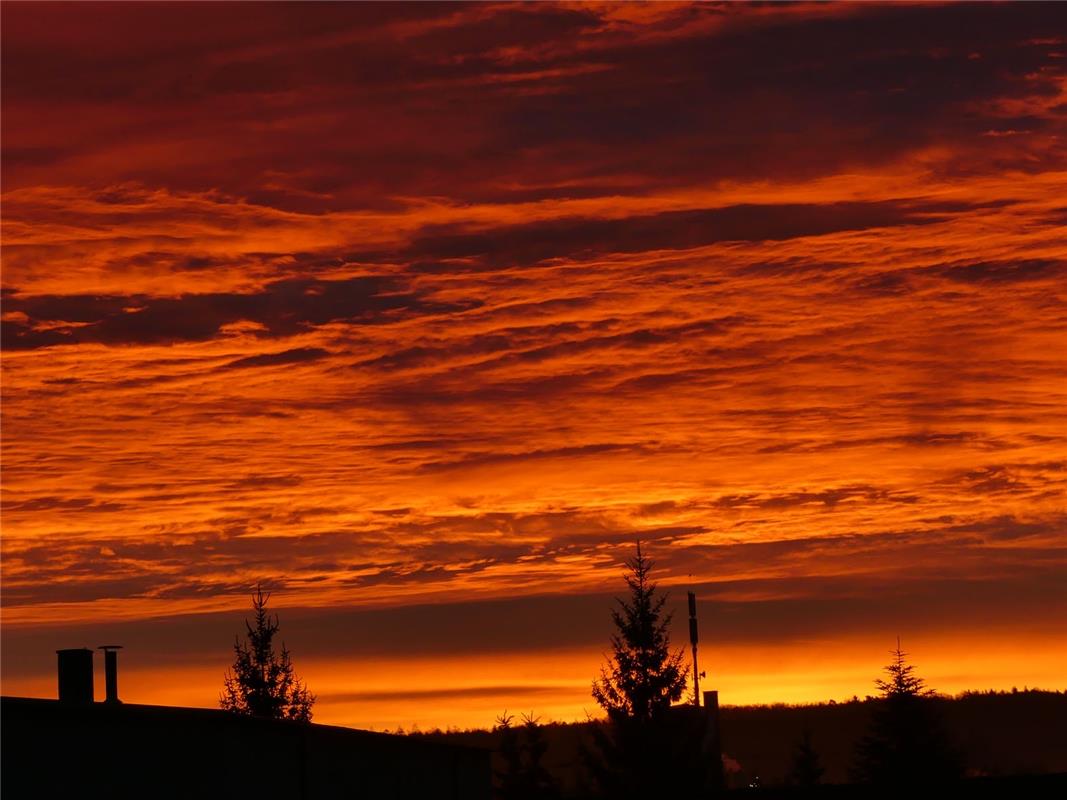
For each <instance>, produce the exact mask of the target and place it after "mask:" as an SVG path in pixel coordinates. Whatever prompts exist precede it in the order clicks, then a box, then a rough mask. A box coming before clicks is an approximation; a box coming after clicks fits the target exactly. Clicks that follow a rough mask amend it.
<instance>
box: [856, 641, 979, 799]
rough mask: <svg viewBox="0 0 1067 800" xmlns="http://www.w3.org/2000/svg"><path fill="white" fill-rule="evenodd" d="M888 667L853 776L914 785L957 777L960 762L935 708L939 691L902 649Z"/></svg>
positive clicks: (863, 779)
mask: <svg viewBox="0 0 1067 800" xmlns="http://www.w3.org/2000/svg"><path fill="white" fill-rule="evenodd" d="M891 653H892V656H893V660H892V661H891V662H890V663H889V665H888V666H886V667H885V672H886V674H887V675H888V679H879V680H876V681H875V685H876V686H877V687H878V690H879V691H880V692H881V693H882V696H881V698H879V699H878V700H876V701H875V702H876V703H877V706H876V707H875V710H874V713H873V716H872V718H871V727H870V730H869V732H868V733H867V735H866V736H865V737H864V738H863V739H861V740H860V742H859V745H858V747H857V749H856V762H855V765H854V767H853V770H852V773H853V774H852V777H853V779H855V780H859V781H861V782H864V783H874V784H880V785H888V786H894V785H895V786H916V785H920V784H924V785H925V784H929V783H938V782H944V781H949V780H953V779H955V778H958V777H959V776H960V773H961V768H960V760H959V757H958V755H957V754H956V753H955V752H954V751H953V750H952V748H951V747H950V745H949V743H948V737H947V735H946V733H945V731H944V728H943V726H942V724H941V720H940V719H939V717H938V716H937V709H936V708H935V707H934V703H936V700H935V693H934V691H933V690H931V689H928V688H927V687H926V682H925V681H923V679H922V678H920V677H918V676H917V675H916V674H915V668H914V667H913V666H912V665H911V664H909V663H907V660H906V658H907V654H906V653H905V652H904V651H903V650H901V648H900V639H899V638H898V639H897V647H896V650H893V651H891Z"/></svg>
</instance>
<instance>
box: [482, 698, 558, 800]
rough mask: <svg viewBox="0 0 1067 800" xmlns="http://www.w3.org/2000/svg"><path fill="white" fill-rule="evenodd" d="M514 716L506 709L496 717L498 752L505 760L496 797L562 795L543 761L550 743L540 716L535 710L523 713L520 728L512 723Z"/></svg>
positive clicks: (530, 799)
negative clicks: (542, 726)
mask: <svg viewBox="0 0 1067 800" xmlns="http://www.w3.org/2000/svg"><path fill="white" fill-rule="evenodd" d="M513 719H514V718H513V717H511V716H510V715H509V714H508V713H507V712H506V711H505V712H504V713H503V715H501V716H500V717H498V718H497V725H496V730H497V732H498V733H499V734H500V744H499V746H498V751H499V753H500V755H501V757H502V758H503V760H504V769H503V770H502V771H499V772H497V773H496V777H497V782H498V786H497V796H498V797H499V798H501V800H552V798H556V797H559V794H560V793H559V786H558V784H557V783H556V780H555V778H553V777H552V775H551V774H550V773H549V772H548V770H547V769H545V767H544V764H543V763H542V760H543V758H544V756H545V753H546V752H548V743H547V742H546V741H545V738H544V736H543V735H542V733H541V727H540V726H539V725H538V724H537V718H536V717H535V716H534V715H533V713H532V712H531V713H530V714H524V715H523V717H522V726H521V727H520V728H516V727H515V726H514V725H512V721H513Z"/></svg>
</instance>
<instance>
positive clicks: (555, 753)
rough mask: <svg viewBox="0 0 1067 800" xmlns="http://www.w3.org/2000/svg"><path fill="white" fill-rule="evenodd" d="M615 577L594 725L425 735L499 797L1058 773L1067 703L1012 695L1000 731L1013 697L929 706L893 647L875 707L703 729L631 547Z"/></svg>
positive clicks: (665, 617)
mask: <svg viewBox="0 0 1067 800" xmlns="http://www.w3.org/2000/svg"><path fill="white" fill-rule="evenodd" d="M626 567H627V570H628V571H627V573H626V575H625V580H626V586H627V588H628V589H629V595H628V597H626V598H625V599H618V600H617V607H616V608H614V609H613V610H612V612H611V619H612V621H613V623H614V625H615V633H614V635H613V636H612V637H611V654H610V656H609V658H608V663H607V665H605V666H604V667H603V668H602V670H601V673H600V676H599V677H598V678H597V679H595V680H594V681H593V685H592V696H593V698H594V699H595V700H596V702H597V703H598V704H599V705H600V706H601V708H603V709H604V711H605V712H606V714H607V718H606V719H604V720H596V721H592V720H591V721H589V722H586V723H580V724H575V725H550V726H544V727H543V728H542V726H538V724H537V721H536V719H535V718H534V716H533V713H532V712H531V713H530V714H529V715H527V716H526V717H525V718H524V724H523V725H522V728H521V732H520V731H516V730H515V729H514V728H513V727H512V726H511V725H510V721H509V718H508V717H507V715H506V714H505V716H504V717H502V718H501V720H499V721H498V725H497V727H496V728H495V729H494V730H493V731H490V732H474V731H472V732H468V733H459V734H456V733H453V734H441V733H437V734H434V733H430V734H426V735H429V736H440V737H443V738H446V739H450V740H452V741H455V742H457V743H460V742H462V743H467V744H480V745H482V746H485V745H490V746H491V747H492V748H493V749H494V750H495V751H496V753H497V761H498V762H499V763H498V768H497V769H496V771H495V777H496V788H497V792H498V796H499V797H500V798H502V800H511V799H512V798H523V800H533V798H546V800H547V799H549V798H556V797H561V796H562V797H603V798H649V797H666V796H675V795H681V794H684V795H686V796H688V797H693V798H699V797H714V796H716V795H719V794H722V793H723V792H724V791H726V790H728V789H729V788H748V789H756V788H764V787H769V786H785V787H791V789H792V790H794V791H804V790H809V791H810V790H814V788H815V787H817V786H819V785H820V784H823V783H824V782H833V783H846V782H847V783H852V784H859V785H863V786H867V787H871V788H872V789H875V788H876V789H877V790H879V791H887V792H892V793H893V794H898V793H899V792H900V791H902V790H908V789H911V790H929V789H930V788H931V787H937V786H941V787H944V789H943V791H946V790H947V791H952V789H951V785H952V784H954V783H955V782H957V781H959V780H960V779H961V778H964V777H966V776H979V775H988V774H996V773H999V772H1006V773H1009V774H1025V773H1033V772H1045V771H1061V770H1062V771H1065V772H1067V755H1065V754H1067V742H1065V741H1064V734H1063V728H1064V726H1063V723H1062V720H1063V719H1067V707H1065V706H1067V703H1065V702H1064V701H1065V700H1067V696H1065V695H1060V694H1058V693H1055V692H1043V693H1031V692H1024V693H1023V695H1022V698H1021V699H1022V701H1025V708H1026V710H1027V711H1029V712H1030V714H1031V718H1029V719H1027V720H1025V721H1021V720H1020V724H1019V725H1018V726H1006V725H1005V724H1004V723H1005V719H1004V715H1003V714H1000V715H998V714H996V713H991V712H996V711H1001V710H1003V708H1001V707H996V708H995V707H991V706H990V705H989V704H990V702H994V701H999V702H1000V703H1002V704H1003V703H1008V704H1010V705H1011V706H1012V707H1013V708H1015V709H1016V710H1018V708H1020V707H1021V705H1020V695H1019V693H1018V692H1016V693H1013V694H1002V695H997V694H989V695H977V694H976V695H966V696H963V697H961V698H958V699H950V698H946V697H943V696H939V695H937V694H936V693H935V692H934V691H933V690H932V689H930V688H929V687H927V686H926V683H925V681H924V680H923V679H922V678H921V677H920V676H919V675H918V674H917V672H916V669H915V667H914V666H913V665H912V664H910V663H909V662H908V660H907V654H906V653H905V652H904V651H903V650H902V649H901V645H900V640H899V639H898V640H897V646H896V648H895V650H893V651H892V653H891V660H890V662H889V663H888V664H887V665H886V667H885V669H884V673H885V676H884V677H882V678H878V679H876V680H875V686H876V688H877V690H878V692H879V694H878V696H877V697H868V698H866V699H865V700H863V701H860V700H859V699H858V698H857V699H856V700H855V701H853V702H851V703H843V704H834V703H828V704H825V705H816V706H806V707H804V706H801V707H789V706H772V707H756V708H750V709H743V708H741V709H730V708H726V709H722V710H721V713H720V714H719V717H718V724H717V725H716V724H715V723H714V722H712V721H711V720H712V719H713V718H712V717H711V716H709V714H710V713H711V712H704V713H702V710H701V709H700V708H698V707H696V706H691V707H680V706H678V705H676V704H677V702H678V701H679V700H680V699H681V698H682V696H683V694H684V693H685V689H686V686H687V674H686V665H685V661H684V653H683V651H682V650H674V649H672V647H671V643H670V636H669V627H670V622H671V617H670V614H669V613H664V607H665V605H666V602H667V595H666V594H665V593H660V592H659V591H658V589H657V586H656V584H655V582H653V581H652V579H651V573H652V567H653V564H652V562H651V561H650V560H649V559H648V558H647V557H646V556H645V554H644V553H643V552H642V549H641V545H640V543H638V545H637V551H636V555H635V556H634V557H633V558H631V559H629V560H627V561H626ZM694 641H695V639H694ZM994 704H995V703H994ZM979 706H981V709H980V712H979V713H978V714H977V715H975V714H970V715H969V716H967V715H964V716H967V719H966V724H962V725H961V724H959V722H960V720H959V719H955V718H958V717H959V716H960V714H959V713H953V712H952V711H950V709H952V710H954V711H955V712H958V711H959V710H960V709H964V710H970V709H973V708H976V707H979ZM1003 707H1004V708H1006V707H1007V706H1003ZM983 712H984V713H983ZM1057 714H1058V715H1059V716H1057ZM954 717H955V718H954ZM753 721H755V722H756V724H753ZM1009 730H1010V731H1012V732H1013V733H1012V734H1011V735H1010V739H1009V738H1006V737H1005V738H1002V739H1001V740H999V741H997V742H996V743H995V744H993V743H990V742H989V741H986V740H982V739H981V737H990V736H997V735H998V734H999V735H1003V734H1004V733H1005V732H1006V731H1009ZM1020 731H1026V732H1028V733H1033V732H1037V735H1036V738H1034V737H1033V736H1027V735H1025V734H1024V735H1022V736H1020V735H1019V732H1020ZM520 733H521V736H520ZM1024 742H1026V744H1023V743H1024ZM1050 744H1051V747H1052V748H1053V749H1051V750H1050V749H1048V748H1049V746H1050ZM1020 746H1022V747H1023V748H1024V749H1022V750H1020V749H1019V748H1020ZM720 748H721V750H720ZM1008 753H1013V754H1014V755H1013V756H1007V755H1006V754H1008ZM1038 753H1043V756H1040V755H1037V754H1038ZM975 754H979V755H978V756H976V755H975ZM976 758H977V760H976ZM999 789H1000V787H997V789H996V790H999ZM996 790H994V791H996Z"/></svg>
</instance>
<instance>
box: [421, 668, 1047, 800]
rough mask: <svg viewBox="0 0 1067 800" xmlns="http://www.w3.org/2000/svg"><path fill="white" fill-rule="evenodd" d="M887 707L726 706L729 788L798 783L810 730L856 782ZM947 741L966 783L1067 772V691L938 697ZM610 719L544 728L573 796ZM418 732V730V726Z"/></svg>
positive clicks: (835, 766) (827, 768)
mask: <svg viewBox="0 0 1067 800" xmlns="http://www.w3.org/2000/svg"><path fill="white" fill-rule="evenodd" d="M878 703H879V701H878V700H877V699H876V698H873V697H871V698H855V699H852V700H848V701H846V702H841V703H816V704H810V705H787V704H774V705H753V706H723V707H722V709H721V711H720V718H721V724H722V747H723V754H724V760H725V762H726V765H727V772H726V785H727V787H729V788H742V787H747V786H749V785H751V784H754V783H758V785H760V786H763V787H775V786H787V785H790V783H791V781H790V771H791V770H792V769H793V768H794V766H795V764H796V751H797V749H798V747H799V746H800V744H801V743H802V741H803V739H804V732H805V730H807V731H808V736H809V738H810V740H811V746H812V748H813V750H814V752H815V753H816V754H817V757H818V761H819V763H820V764H821V766H822V768H823V770H824V772H823V774H822V775H821V776H820V778H821V782H822V783H824V784H838V783H848V782H850V781H851V780H852V774H851V770H852V768H853V761H854V757H855V753H856V746H857V743H858V742H859V741H860V740H861V739H862V738H863V737H864V735H865V734H866V733H867V731H868V730H869V727H870V724H871V719H872V717H873V715H874V713H875V708H876V707H877V705H878ZM932 703H933V704H934V705H935V706H936V707H937V709H938V713H939V714H940V716H941V719H942V722H943V725H944V729H945V731H946V732H947V735H948V737H949V739H950V741H952V742H953V743H954V744H955V745H956V747H957V748H958V750H959V752H960V754H961V756H962V759H963V763H962V768H963V775H964V777H978V776H1011V775H1040V774H1049V773H1067V725H1064V722H1063V720H1065V719H1067V692H1064V691H1058V692H1057V691H1045V690H1039V689H1019V690H1017V691H1005V692H1001V691H988V692H965V693H963V694H960V695H956V696H952V697H944V696H939V697H935V698H932ZM603 725H604V722H603V721H585V722H542V723H541V724H540V725H538V729H539V734H538V735H539V737H540V738H541V740H542V741H543V742H544V744H545V752H544V754H543V756H542V757H541V765H542V766H543V767H544V769H545V770H547V771H548V773H549V774H550V775H551V776H552V777H553V778H554V779H555V781H556V783H557V784H558V786H559V787H560V792H561V796H562V797H565V798H573V797H587V796H593V795H594V792H593V787H592V786H591V781H590V780H589V777H588V776H587V775H585V774H584V765H583V762H582V749H583V747H585V748H588V747H589V746H590V745H591V742H592V729H594V728H596V727H598V726H603ZM409 730H410V729H409ZM499 734H500V732H499V731H498V730H495V729H493V730H490V729H468V730H458V729H452V730H438V729H431V730H425V731H410V732H409V733H408V735H410V736H417V737H425V738H429V739H439V740H442V741H447V742H452V743H454V744H464V745H469V746H472V747H484V748H487V749H491V750H494V751H495V752H494V770H495V771H496V772H500V771H502V770H505V769H506V765H505V764H504V763H503V760H502V759H501V757H500V755H499V748H500V739H499Z"/></svg>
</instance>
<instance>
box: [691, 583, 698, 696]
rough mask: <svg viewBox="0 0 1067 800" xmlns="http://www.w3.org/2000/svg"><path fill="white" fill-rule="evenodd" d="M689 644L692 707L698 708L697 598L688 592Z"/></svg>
mask: <svg viewBox="0 0 1067 800" xmlns="http://www.w3.org/2000/svg"><path fill="white" fill-rule="evenodd" d="M689 642H690V643H691V644H692V645H693V705H695V706H697V707H698V708H699V707H700V668H699V667H698V666H697V596H696V595H695V594H693V593H692V592H689Z"/></svg>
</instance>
